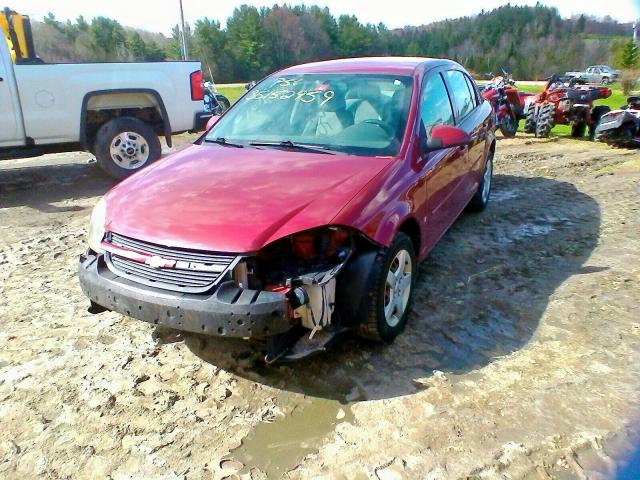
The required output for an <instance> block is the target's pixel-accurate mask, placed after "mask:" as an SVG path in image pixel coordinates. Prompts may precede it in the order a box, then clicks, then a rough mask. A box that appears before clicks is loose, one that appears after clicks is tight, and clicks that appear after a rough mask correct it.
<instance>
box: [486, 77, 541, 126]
mask: <svg viewBox="0 0 640 480" xmlns="http://www.w3.org/2000/svg"><path fill="white" fill-rule="evenodd" d="M489 76H490V78H491V80H490V81H489V83H487V84H486V85H485V87H484V88H483V89H482V96H483V97H484V99H485V100H487V101H488V102H489V103H490V104H491V108H493V117H494V118H493V120H494V122H493V123H494V126H495V128H496V129H500V131H501V132H502V135H504V136H505V137H513V136H515V134H516V131H517V130H518V122H519V121H520V120H521V119H523V118H524V105H525V101H526V99H527V98H528V97H531V96H533V94H532V93H524V92H519V91H518V88H517V87H516V82H515V81H514V80H513V79H512V78H511V77H510V76H509V73H508V72H507V71H505V70H504V69H503V70H502V75H496V76H494V75H493V74H489Z"/></svg>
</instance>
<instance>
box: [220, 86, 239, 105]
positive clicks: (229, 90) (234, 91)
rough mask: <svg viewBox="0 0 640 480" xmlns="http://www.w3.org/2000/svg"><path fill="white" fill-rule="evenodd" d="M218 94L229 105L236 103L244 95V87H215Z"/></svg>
mask: <svg viewBox="0 0 640 480" xmlns="http://www.w3.org/2000/svg"><path fill="white" fill-rule="evenodd" d="M217 88H218V92H219V93H221V94H222V95H224V96H225V97H227V98H228V99H229V101H230V102H231V104H232V105H233V104H234V103H236V100H238V99H239V98H240V97H241V96H242V95H244V92H245V89H244V87H217Z"/></svg>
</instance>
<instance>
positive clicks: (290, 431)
mask: <svg viewBox="0 0 640 480" xmlns="http://www.w3.org/2000/svg"><path fill="white" fill-rule="evenodd" d="M353 419H354V417H353V413H352V412H351V409H350V408H349V406H348V405H341V404H340V403H339V402H338V401H336V400H326V399H321V398H305V399H304V400H303V401H302V402H300V403H298V404H296V405H295V406H294V407H293V410H292V411H291V412H290V413H289V414H288V415H287V416H285V417H282V418H279V419H278V420H276V421H274V422H272V423H266V422H263V423H260V424H258V425H257V426H256V427H255V428H254V429H253V430H252V431H251V432H250V433H249V434H248V435H247V436H246V437H245V438H244V439H242V444H241V445H240V446H239V447H238V448H236V449H235V450H233V451H232V452H231V453H230V454H229V455H228V457H227V458H226V459H225V460H223V461H222V463H221V467H223V468H225V467H226V466H229V465H230V463H229V462H231V461H234V464H236V465H237V462H239V463H241V464H242V465H243V467H242V468H241V469H240V470H239V471H237V472H236V473H237V474H238V475H242V474H244V473H249V472H250V471H251V468H254V467H255V468H257V469H259V470H261V471H262V472H264V473H265V474H266V475H267V478H281V477H282V476H283V475H284V474H285V473H286V472H288V471H290V470H292V469H294V468H295V467H296V466H297V465H299V463H300V461H301V460H302V459H303V458H304V457H305V456H306V455H308V454H309V453H312V452H315V451H317V450H318V449H319V448H320V446H321V445H322V443H323V442H324V440H325V439H326V438H327V437H328V436H329V435H330V434H331V433H333V431H334V430H335V428H336V426H337V425H338V424H340V423H342V422H352V421H353ZM225 462H226V463H225Z"/></svg>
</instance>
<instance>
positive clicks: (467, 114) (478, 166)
mask: <svg viewBox="0 0 640 480" xmlns="http://www.w3.org/2000/svg"><path fill="white" fill-rule="evenodd" d="M444 77H445V80H446V81H447V88H448V90H449V94H450V95H451V100H452V102H453V106H454V115H455V120H456V127H458V128H460V129H462V130H464V131H465V132H467V133H468V134H469V137H470V138H471V143H470V144H469V147H468V149H467V155H466V158H465V162H464V164H463V165H460V169H461V171H460V174H459V175H460V187H461V188H460V189H459V191H458V194H459V195H460V197H461V198H460V199H458V203H462V204H463V206H465V205H466V204H467V202H468V201H469V200H470V199H471V197H472V196H473V194H474V193H475V190H476V188H477V185H478V172H480V171H481V170H482V167H483V159H484V152H485V143H486V132H487V129H488V128H489V127H490V118H489V116H487V115H486V114H485V113H484V112H483V109H481V108H479V107H480V105H481V102H480V101H479V98H478V94H477V91H476V88H475V86H474V85H473V80H471V79H470V78H469V76H468V75H467V74H466V73H464V72H462V71H460V70H447V71H446V72H445V75H444Z"/></svg>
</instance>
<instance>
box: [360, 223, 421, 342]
mask: <svg viewBox="0 0 640 480" xmlns="http://www.w3.org/2000/svg"><path fill="white" fill-rule="evenodd" d="M416 276H417V261H416V255H415V252H414V249H413V242H412V241H411V239H410V238H409V237H408V236H407V235H405V234H404V233H402V232H398V233H397V234H396V236H395V238H394V239H393V242H392V243H391V245H390V246H389V248H386V249H384V250H383V251H381V252H380V253H379V254H378V256H377V257H376V260H375V262H374V264H373V267H372V270H371V274H370V277H369V278H370V282H369V287H368V292H366V295H367V296H366V298H365V300H364V301H365V302H367V305H366V311H365V313H366V317H365V318H364V320H363V322H362V323H361V324H360V325H358V330H357V333H358V335H359V336H361V337H363V338H366V339H369V340H376V341H379V342H390V341H391V340H393V339H394V338H396V337H397V336H398V335H399V334H400V333H401V332H402V330H404V327H405V325H406V323H407V315H408V313H409V308H410V307H411V300H412V295H413V287H414V285H415V281H416Z"/></svg>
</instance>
